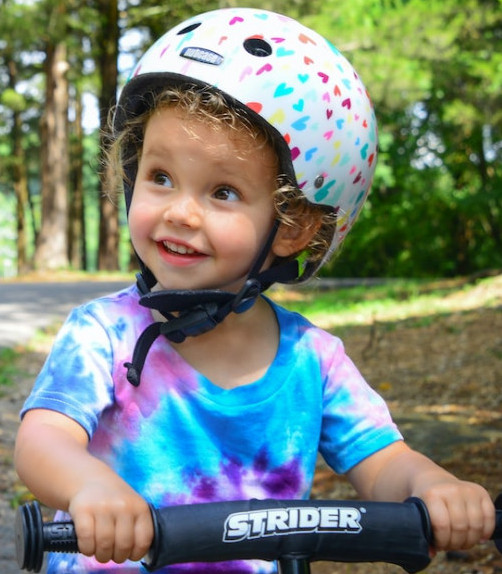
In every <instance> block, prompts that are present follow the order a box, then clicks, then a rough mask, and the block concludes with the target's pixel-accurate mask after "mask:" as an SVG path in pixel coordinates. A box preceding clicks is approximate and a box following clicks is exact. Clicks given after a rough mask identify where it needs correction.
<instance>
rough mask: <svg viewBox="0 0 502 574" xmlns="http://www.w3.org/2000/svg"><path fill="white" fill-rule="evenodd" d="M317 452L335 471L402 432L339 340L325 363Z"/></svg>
mask: <svg viewBox="0 0 502 574" xmlns="http://www.w3.org/2000/svg"><path fill="white" fill-rule="evenodd" d="M324 385H325V386H324V403H323V424H322V432H321V440H320V452H321V454H322V455H323V457H324V458H325V460H326V462H327V463H328V464H329V465H330V466H331V467H332V468H333V469H334V470H335V471H336V472H338V473H340V474H344V473H346V472H347V471H348V470H350V469H351V468H352V467H353V466H355V465H356V464H358V463H359V462H361V461H362V460H364V459H365V458H367V457H368V456H371V455H372V454H374V453H375V452H377V451H379V450H381V449H383V448H385V447H386V446H388V445H390V444H391V443H393V442H396V441H397V440H401V439H402V435H401V433H400V432H399V430H398V429H397V427H396V425H395V423H394V422H393V421H392V418H391V415H390V413H389V409H388V407H387V405H386V403H385V401H384V400H383V398H382V397H381V396H380V395H379V394H378V393H377V392H376V391H374V390H373V389H372V388H371V387H370V386H369V385H368V383H367V382H366V381H365V380H364V378H363V376H362V375H361V373H360V372H359V370H358V369H357V368H356V367H355V365H354V363H353V362H352V361H351V359H350V358H349V357H348V356H347V355H346V353H345V349H344V347H343V344H342V343H341V341H339V340H338V344H337V345H336V346H335V348H334V352H333V353H332V356H331V357H330V360H329V361H327V362H326V363H325V373H324Z"/></svg>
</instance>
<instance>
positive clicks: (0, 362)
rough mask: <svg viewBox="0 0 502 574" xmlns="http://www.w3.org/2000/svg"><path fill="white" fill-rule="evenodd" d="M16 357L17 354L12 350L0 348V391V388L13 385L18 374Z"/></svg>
mask: <svg viewBox="0 0 502 574" xmlns="http://www.w3.org/2000/svg"><path fill="white" fill-rule="evenodd" d="M17 357H18V353H17V352H16V351H15V350H14V349H9V348H0V389H1V387H5V386H11V385H13V384H14V382H15V377H16V375H17V374H18V369H17V367H16V359H17ZM0 395H1V391H0Z"/></svg>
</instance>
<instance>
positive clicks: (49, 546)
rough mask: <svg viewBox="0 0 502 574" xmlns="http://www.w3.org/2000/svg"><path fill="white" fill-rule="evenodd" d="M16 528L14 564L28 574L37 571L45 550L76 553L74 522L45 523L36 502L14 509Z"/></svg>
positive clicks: (40, 566)
mask: <svg viewBox="0 0 502 574" xmlns="http://www.w3.org/2000/svg"><path fill="white" fill-rule="evenodd" d="M15 529H16V557H17V563H18V566H19V568H21V569H24V570H27V571H28V572H40V570H41V568H42V563H43V560H44V552H46V551H47V552H72V553H76V552H78V543H77V537H76V534H75V527H74V525H73V522H46V523H44V522H43V521H42V512H41V510H40V505H39V503H38V502H37V501H34V502H31V503H28V504H24V505H23V506H20V507H19V508H18V509H17V513H16V524H15Z"/></svg>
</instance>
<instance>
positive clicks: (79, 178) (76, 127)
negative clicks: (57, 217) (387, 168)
mask: <svg viewBox="0 0 502 574" xmlns="http://www.w3.org/2000/svg"><path fill="white" fill-rule="evenodd" d="M72 128H73V129H72V145H71V170H70V180H71V190H70V210H69V215H68V217H69V226H68V258H69V260H70V264H71V266H72V268H73V269H87V264H86V242H85V217H84V185H83V155H84V145H83V143H84V133H83V129H82V95H81V94H80V92H79V91H78V90H77V93H76V94H75V121H74V122H73V125H72Z"/></svg>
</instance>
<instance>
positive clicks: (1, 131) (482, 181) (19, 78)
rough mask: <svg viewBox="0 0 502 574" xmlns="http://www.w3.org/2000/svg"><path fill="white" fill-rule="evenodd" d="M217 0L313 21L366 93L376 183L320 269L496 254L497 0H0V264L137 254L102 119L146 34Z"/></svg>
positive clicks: (436, 271) (91, 265) (383, 272)
mask: <svg viewBox="0 0 502 574" xmlns="http://www.w3.org/2000/svg"><path fill="white" fill-rule="evenodd" d="M226 6H254V7H260V8H266V9H270V10H275V11H279V12H283V13H285V14H288V15H290V16H292V17H294V18H297V19H299V20H300V21H302V22H303V23H304V24H306V25H308V26H310V27H312V28H314V29H316V30H317V31H319V32H320V33H321V34H323V35H324V36H325V37H327V38H328V39H329V40H331V41H332V42H333V43H334V44H335V46H336V47H337V48H338V49H340V50H341V51H342V52H343V53H344V55H345V56H346V57H347V58H348V59H349V60H350V61H351V63H352V64H353V65H354V66H355V68H356V70H357V71H358V72H359V74H360V75H361V77H362V79H363V81H364V83H365V85H366V87H367V89H368V90H369V92H370V95H371V97H372V99H373V102H374V105H375V108H376V114H377V118H378V123H379V132H380V157H379V163H378V167H377V172H376V177H375V181H374V185H373V188H372V192H371V194H370V197H369V200H368V202H367V205H366V206H365V208H364V209H363V213H362V215H361V217H360V221H359V223H358V224H357V225H356V227H355V231H353V233H352V234H351V235H349V238H348V239H347V241H346V244H345V246H344V249H343V250H342V253H341V254H340V256H339V257H338V258H337V259H336V260H335V261H334V262H332V264H331V266H330V267H328V268H326V270H325V271H324V275H325V276H336V277H415V278H430V277H456V276H460V275H463V276H465V275H472V274H477V273H484V272H485V271H486V270H490V269H491V270H497V269H498V270H500V269H502V162H501V158H502V1H501V0H442V1H441V2H431V1H430V0H322V1H321V0H276V1H273V0H268V1H267V0H265V1H260V2H253V1H251V0H248V1H247V2H239V1H233V2H232V1H228V2H225V1H221V0H220V1H210V0H200V1H199V0H169V1H166V2H159V1H158V0H142V1H140V0H120V1H118V0H0V278H2V277H13V276H16V275H22V274H25V273H27V272H29V271H31V270H33V269H36V270H38V271H51V270H56V269H57V270H61V269H74V270H84V271H95V270H101V271H114V270H123V271H127V270H128V269H129V268H130V267H131V266H134V264H135V263H134V261H133V260H132V258H131V253H130V247H129V242H128V238H127V230H126V229H125V218H124V210H123V206H122V201H121V198H117V200H116V201H114V202H110V201H109V200H108V199H106V198H105V196H104V192H106V191H107V189H108V187H109V184H107V178H106V174H105V173H102V170H101V168H100V166H101V164H102V157H101V155H100V154H101V153H103V152H102V151H101V152H100V150H104V149H106V140H105V138H104V136H103V135H102V133H101V131H100V127H101V128H102V127H104V126H105V124H106V121H107V114H108V111H109V109H110V107H111V106H113V104H114V102H115V99H116V95H117V93H118V91H119V90H120V88H121V86H122V85H123V84H124V82H125V80H126V78H127V75H128V72H129V70H130V69H131V68H132V66H133V63H134V62H135V61H136V60H137V58H138V57H139V56H140V55H141V53H142V52H143V51H144V49H145V48H146V47H147V46H148V45H150V44H151V43H152V41H153V40H155V39H156V38H158V37H159V36H160V35H162V34H163V33H164V32H165V31H166V30H167V29H169V28H170V27H172V26H173V25H175V24H177V23H178V22H179V21H181V20H183V19H185V18H187V17H189V16H191V15H193V14H195V13H198V12H201V11H205V10H210V9H214V8H221V7H226Z"/></svg>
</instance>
